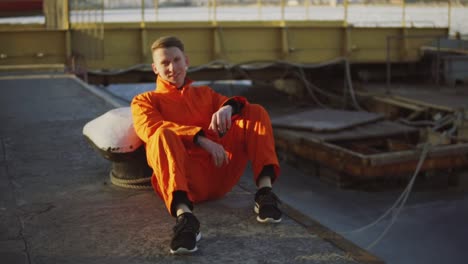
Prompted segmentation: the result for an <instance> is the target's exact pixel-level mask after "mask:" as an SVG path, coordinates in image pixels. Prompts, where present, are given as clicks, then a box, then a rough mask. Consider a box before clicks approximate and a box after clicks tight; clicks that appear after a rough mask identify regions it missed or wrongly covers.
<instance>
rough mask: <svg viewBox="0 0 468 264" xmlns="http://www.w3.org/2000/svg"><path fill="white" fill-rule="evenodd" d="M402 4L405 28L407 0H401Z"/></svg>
mask: <svg viewBox="0 0 468 264" xmlns="http://www.w3.org/2000/svg"><path fill="white" fill-rule="evenodd" d="M401 6H402V16H401V19H402V20H401V26H402V27H403V28H405V27H406V0H402V1H401Z"/></svg>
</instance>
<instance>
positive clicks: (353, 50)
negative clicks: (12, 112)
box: [0, 21, 448, 69]
mask: <svg viewBox="0 0 468 264" xmlns="http://www.w3.org/2000/svg"><path fill="white" fill-rule="evenodd" d="M87 27H89V28H94V27H95V25H93V24H84V23H83V24H80V28H79V29H78V28H76V26H75V25H71V27H70V29H69V30H46V29H45V28H41V27H38V26H27V25H26V26H25V25H8V26H6V25H3V26H0V65H20V64H53V63H62V64H65V63H66V62H67V59H68V58H69V56H70V53H71V52H70V48H69V47H70V42H71V44H72V45H73V43H74V40H75V41H82V40H83V39H80V34H79V32H80V30H81V31H83V30H84V29H85V28H87ZM103 31H104V32H103V34H102V35H103V36H104V39H103V46H104V56H102V57H99V58H94V59H89V58H88V60H87V66H88V67H89V68H90V69H122V68H128V67H130V66H133V65H135V64H140V63H151V54H150V52H149V47H150V45H151V43H152V42H153V41H154V40H155V39H156V38H158V37H161V36H164V35H176V36H179V37H180V38H181V39H182V40H183V41H184V42H185V43H186V44H187V45H186V47H187V53H188V55H189V56H190V59H191V60H190V62H191V66H197V65H203V64H206V63H208V62H210V61H213V60H218V59H223V60H227V61H228V62H229V63H242V62H251V61H265V60H270V61H272V60H287V61H290V62H294V63H320V62H324V61H328V60H332V59H335V58H337V57H342V56H346V57H348V58H349V59H350V62H352V63H385V62H386V58H387V46H386V45H387V38H388V37H389V36H395V40H394V41H392V42H391V49H390V55H391V56H390V58H391V61H392V62H409V61H417V60H418V59H419V56H420V49H421V47H422V46H426V45H427V44H428V43H430V42H431V41H432V39H431V38H408V39H406V40H405V41H404V43H405V45H402V41H401V39H402V37H403V35H408V36H411V35H425V36H446V35H447V33H448V29H447V28H409V27H408V28H405V29H404V30H402V28H401V27H388V28H362V27H359V28H357V27H344V26H343V21H326V22H322V21H250V22H224V21H217V23H216V24H213V23H212V22H211V21H204V22H203V21H200V22H147V23H145V24H144V27H142V25H141V23H138V22H136V23H105V24H104V26H103ZM80 43H82V42H80ZM75 45H76V43H75Z"/></svg>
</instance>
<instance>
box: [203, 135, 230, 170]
mask: <svg viewBox="0 0 468 264" xmlns="http://www.w3.org/2000/svg"><path fill="white" fill-rule="evenodd" d="M198 144H199V145H200V147H202V148H203V149H205V150H206V151H208V152H209V153H210V154H211V156H212V157H213V161H214V164H215V166H216V167H221V166H222V165H223V163H224V162H226V164H228V163H229V159H228V156H227V153H226V151H224V147H223V146H222V145H220V144H218V143H216V142H214V141H212V140H209V139H208V138H206V137H204V136H198Z"/></svg>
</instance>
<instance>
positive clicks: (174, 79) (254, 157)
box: [131, 36, 282, 254]
mask: <svg viewBox="0 0 468 264" xmlns="http://www.w3.org/2000/svg"><path fill="white" fill-rule="evenodd" d="M151 51H152V55H153V64H152V67H153V71H154V73H155V74H156V76H157V84H156V87H157V88H156V90H155V91H151V92H146V93H143V94H139V95H137V96H136V97H135V98H134V99H133V100H132V103H131V109H132V116H133V122H134V126H135V131H136V133H137V134H138V136H139V137H140V138H141V139H142V140H143V141H144V142H145V144H146V157H147V161H148V164H149V166H150V167H151V168H152V169H153V172H154V173H153V176H152V178H151V179H152V180H151V182H152V185H153V188H154V190H155V192H156V193H157V194H158V195H159V196H160V197H161V198H162V199H163V200H164V202H165V205H166V207H167V210H168V211H169V213H170V214H171V215H172V216H174V217H176V225H175V226H174V234H173V237H172V241H171V245H170V252H171V253H172V254H182V253H191V252H194V251H196V250H197V241H198V240H199V239H200V238H201V233H200V223H199V221H198V219H197V218H196V217H195V216H194V215H193V213H192V210H193V203H197V202H202V201H206V200H210V199H217V198H221V197H223V196H224V195H225V194H226V193H227V192H229V191H230V190H231V189H232V188H233V187H234V186H235V185H236V183H237V182H238V181H239V179H240V177H241V176H242V174H243V171H244V169H245V167H246V165H247V162H248V161H249V160H250V161H251V162H252V167H253V171H254V175H255V182H256V185H257V187H258V190H257V192H256V194H255V207H254V210H255V212H256V213H257V214H258V216H257V220H258V221H259V222H261V223H279V222H280V221H281V216H282V213H281V211H280V210H279V209H278V206H277V203H278V202H279V200H278V198H277V197H276V195H275V194H274V193H273V192H272V191H271V187H272V182H274V181H275V180H276V178H277V177H278V175H279V164H278V159H277V156H276V152H275V145H274V138H273V132H272V128H271V123H270V119H269V116H268V113H267V112H266V111H265V109H264V108H263V107H261V106H259V105H256V104H250V103H248V102H247V100H246V99H245V98H243V97H240V96H235V97H232V98H228V97H226V96H223V95H221V94H218V93H216V92H214V91H213V90H212V89H211V88H209V87H207V86H201V87H193V86H192V85H191V84H192V81H191V80H190V79H189V78H187V77H186V73H187V68H188V65H189V59H188V57H187V56H186V55H185V53H184V45H183V43H182V42H181V41H180V40H179V39H178V38H176V37H171V36H170V37H162V38H159V39H158V40H156V41H155V42H154V43H153V45H152V47H151Z"/></svg>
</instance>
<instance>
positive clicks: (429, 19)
mask: <svg viewBox="0 0 468 264" xmlns="http://www.w3.org/2000/svg"><path fill="white" fill-rule="evenodd" d="M450 12H451V19H450V21H449V9H448V6H444V5H441V6H436V5H430V6H411V5H410V6H407V7H406V9H405V13H406V15H405V19H406V26H407V27H447V26H449V25H450V34H451V35H453V34H455V32H460V33H461V34H462V35H468V7H463V6H453V7H452V8H451V10H450ZM103 14H104V17H103V21H104V22H140V21H141V20H142V14H141V9H112V10H111V9H108V10H104V12H103ZM100 15H101V12H100V11H98V10H96V11H92V10H91V11H72V12H71V17H70V21H71V22H72V23H73V22H86V21H100V20H101V17H100ZM282 18H283V17H282V13H281V8H280V7H274V6H265V7H262V8H258V7H257V6H244V7H226V6H222V7H218V8H217V9H216V12H214V11H213V10H212V9H209V8H208V7H166V8H159V9H158V10H157V11H156V10H155V9H152V8H146V9H145V13H144V20H145V21H147V22H151V21H173V22H174V21H213V20H217V21H274V20H276V21H277V20H282ZM344 18H345V13H344V8H343V7H342V6H336V7H332V6H310V7H309V8H305V7H303V6H289V7H286V8H285V12H284V19H285V20H290V21H300V20H319V21H334V20H335V21H336V20H338V21H342V20H344ZM44 20H45V19H44V16H33V17H19V18H18V17H16V18H0V23H13V24H14V23H17V24H18V23H20V24H26V23H44ZM402 20H403V9H402V7H401V6H384V5H350V6H349V8H348V18H347V21H348V23H349V24H352V25H353V26H356V27H399V26H401V25H402Z"/></svg>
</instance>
